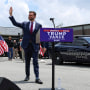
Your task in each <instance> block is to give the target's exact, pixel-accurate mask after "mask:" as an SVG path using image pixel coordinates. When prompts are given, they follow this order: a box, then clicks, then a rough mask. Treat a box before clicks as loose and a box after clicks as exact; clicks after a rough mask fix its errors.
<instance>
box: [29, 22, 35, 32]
mask: <svg viewBox="0 0 90 90" xmlns="http://www.w3.org/2000/svg"><path fill="white" fill-rule="evenodd" d="M35 25H36V21H34V22H33V32H34V30H35ZM30 28H31V21H30V24H29V30H30Z"/></svg>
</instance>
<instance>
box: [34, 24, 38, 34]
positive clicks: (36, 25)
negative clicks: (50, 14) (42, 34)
mask: <svg viewBox="0 0 90 90" xmlns="http://www.w3.org/2000/svg"><path fill="white" fill-rule="evenodd" d="M37 32H38V23H36V24H35V29H34V32H33V33H37Z"/></svg>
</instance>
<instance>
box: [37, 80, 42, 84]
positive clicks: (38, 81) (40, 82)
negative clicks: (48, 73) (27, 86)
mask: <svg viewBox="0 0 90 90" xmlns="http://www.w3.org/2000/svg"><path fill="white" fill-rule="evenodd" d="M35 82H36V83H38V84H43V82H42V81H41V80H40V79H36V81H35Z"/></svg>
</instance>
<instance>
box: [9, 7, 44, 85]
mask: <svg viewBox="0 0 90 90" xmlns="http://www.w3.org/2000/svg"><path fill="white" fill-rule="evenodd" d="M12 12H13V9H12V7H10V10H9V14H10V17H9V18H10V20H11V22H12V23H13V25H15V26H17V27H20V28H22V29H23V40H22V45H21V46H22V48H23V49H24V52H25V72H26V77H25V80H24V81H28V80H29V76H30V60H31V57H32V58H33V66H34V73H35V77H36V80H35V82H36V83H38V84H42V83H43V82H42V81H41V80H40V79H39V65H38V51H39V44H37V43H36V34H37V32H38V30H39V29H40V28H41V27H42V25H41V24H39V23H37V22H36V21H35V18H36V12H34V11H30V12H29V16H28V19H29V21H28V22H23V23H19V22H16V20H15V19H14V17H13V15H12Z"/></svg>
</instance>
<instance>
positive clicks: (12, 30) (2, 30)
mask: <svg viewBox="0 0 90 90" xmlns="http://www.w3.org/2000/svg"><path fill="white" fill-rule="evenodd" d="M18 34H20V35H22V29H20V28H17V27H1V26H0V35H11V36H18Z"/></svg>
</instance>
